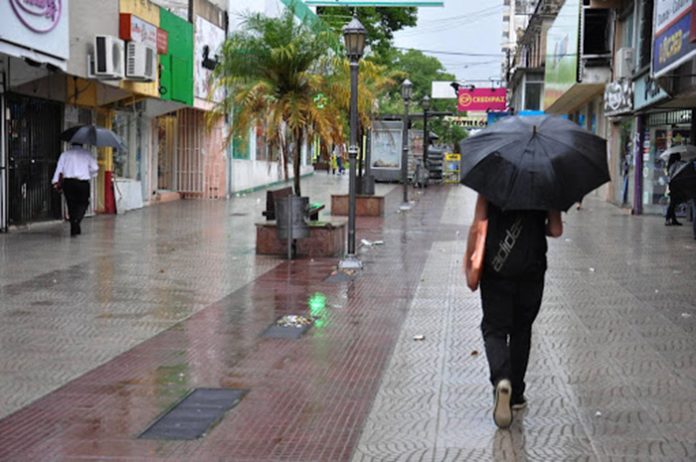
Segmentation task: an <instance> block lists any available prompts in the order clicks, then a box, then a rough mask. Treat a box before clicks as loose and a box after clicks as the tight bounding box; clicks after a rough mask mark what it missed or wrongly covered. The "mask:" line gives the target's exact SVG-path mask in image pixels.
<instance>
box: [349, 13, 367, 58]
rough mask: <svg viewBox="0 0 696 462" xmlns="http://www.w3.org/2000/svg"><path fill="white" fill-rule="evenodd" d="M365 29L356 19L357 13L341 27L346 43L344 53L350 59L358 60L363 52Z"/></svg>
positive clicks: (365, 37)
mask: <svg viewBox="0 0 696 462" xmlns="http://www.w3.org/2000/svg"><path fill="white" fill-rule="evenodd" d="M366 39H367V30H366V29H365V26H363V25H362V23H361V22H360V21H359V20H358V17H357V15H354V16H353V19H352V20H351V21H350V22H349V23H348V24H346V25H345V26H344V27H343V40H344V42H345V45H346V54H347V55H348V58H350V60H351V61H358V60H359V59H360V58H362V55H363V53H364V52H365V41H366Z"/></svg>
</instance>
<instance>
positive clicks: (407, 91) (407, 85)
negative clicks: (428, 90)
mask: <svg viewBox="0 0 696 462" xmlns="http://www.w3.org/2000/svg"><path fill="white" fill-rule="evenodd" d="M412 91H413V84H412V83H411V81H410V80H408V79H406V80H404V82H403V83H402V84H401V97H402V98H403V99H404V101H410V100H411V92H412Z"/></svg>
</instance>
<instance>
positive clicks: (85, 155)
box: [52, 125, 123, 236]
mask: <svg viewBox="0 0 696 462" xmlns="http://www.w3.org/2000/svg"><path fill="white" fill-rule="evenodd" d="M61 139H62V140H63V141H67V142H69V143H70V145H71V146H70V149H68V150H67V151H64V152H63V153H62V154H61V155H60V157H59V158H58V165H57V166H56V171H55V173H54V174H53V180H52V183H53V187H54V188H55V189H56V190H57V191H62V192H63V194H64V195H65V201H66V202H67V204H68V215H69V217H70V235H71V236H77V235H79V234H82V228H81V226H80V224H81V223H82V219H83V218H84V216H85V212H86V211H87V207H88V206H89V193H90V184H89V180H90V179H91V178H93V177H95V176H97V173H99V165H98V164H97V161H96V159H95V158H94V156H92V153H91V152H90V151H88V150H87V149H85V148H84V147H83V145H84V144H91V145H93V146H111V147H116V148H122V147H123V141H122V140H121V139H120V138H119V137H118V135H116V134H115V133H113V132H111V131H110V130H107V129H105V128H101V127H97V126H95V125H83V126H78V127H72V128H69V129H67V130H66V131H64V132H63V133H61Z"/></svg>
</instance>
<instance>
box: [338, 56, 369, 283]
mask: <svg viewBox="0 0 696 462" xmlns="http://www.w3.org/2000/svg"><path fill="white" fill-rule="evenodd" d="M359 150H360V148H359V147H358V60H357V59H355V58H351V61H350V146H349V147H348V159H349V162H350V165H349V171H348V175H349V177H348V253H347V254H346V257H345V258H344V259H343V260H341V261H340V262H339V264H338V267H339V268H340V269H345V270H357V269H361V268H362V266H363V265H362V262H361V261H360V260H359V259H358V257H356V256H355V200H356V198H355V187H356V184H355V182H356V178H355V167H356V165H355V164H356V160H357V157H358V152H359Z"/></svg>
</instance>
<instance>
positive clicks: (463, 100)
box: [457, 88, 507, 112]
mask: <svg viewBox="0 0 696 462" xmlns="http://www.w3.org/2000/svg"><path fill="white" fill-rule="evenodd" d="M506 95H507V90H506V89H505V88H474V89H473V90H469V89H467V88H460V89H459V92H458V94H457V111H459V112H464V111H481V112H489V111H504V110H505V105H506V103H507V101H506Z"/></svg>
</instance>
